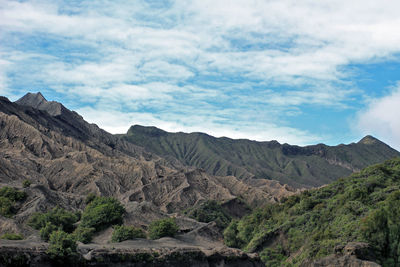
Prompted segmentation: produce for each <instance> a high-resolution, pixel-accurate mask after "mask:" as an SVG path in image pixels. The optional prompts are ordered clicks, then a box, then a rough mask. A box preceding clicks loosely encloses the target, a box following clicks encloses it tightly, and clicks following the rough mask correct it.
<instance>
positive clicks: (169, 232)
mask: <svg viewBox="0 0 400 267" xmlns="http://www.w3.org/2000/svg"><path fill="white" fill-rule="evenodd" d="M178 230H179V227H178V225H177V224H176V222H175V218H165V219H161V220H157V221H153V222H152V223H151V224H150V225H149V237H150V238H151V239H158V238H161V237H166V236H169V237H174V236H175V234H176V233H177V232H178Z"/></svg>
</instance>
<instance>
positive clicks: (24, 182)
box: [22, 180, 32, 188]
mask: <svg viewBox="0 0 400 267" xmlns="http://www.w3.org/2000/svg"><path fill="white" fill-rule="evenodd" d="M31 184H32V183H31V181H29V180H24V181H23V182H22V186H23V187H24V188H27V187H29V186H31Z"/></svg>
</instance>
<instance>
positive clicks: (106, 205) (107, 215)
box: [82, 197, 125, 231]
mask: <svg viewBox="0 0 400 267" xmlns="http://www.w3.org/2000/svg"><path fill="white" fill-rule="evenodd" d="M124 213H125V209H124V207H123V206H122V205H121V204H120V203H119V201H118V200H116V199H114V198H111V197H96V198H94V199H93V200H92V201H91V202H90V203H89V204H88V205H87V206H86V208H85V210H84V212H83V214H82V226H84V227H93V228H95V229H96V231H100V230H102V229H105V228H107V227H108V226H111V225H114V224H121V223H122V217H123V215H124Z"/></svg>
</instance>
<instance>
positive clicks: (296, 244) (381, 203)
mask: <svg viewBox="0 0 400 267" xmlns="http://www.w3.org/2000/svg"><path fill="white" fill-rule="evenodd" d="M399 214H400V158H396V159H392V160H388V161H385V162H384V163H381V164H377V165H374V166H370V167H367V168H365V169H363V170H362V171H360V172H358V173H356V174H353V175H351V176H350V177H347V178H341V179H339V180H338V181H336V182H333V183H332V184H329V185H327V186H324V187H322V188H318V189H311V190H307V191H304V192H302V193H301V194H299V195H294V196H291V197H289V198H287V199H286V200H284V201H282V203H279V204H270V205H266V206H265V207H263V208H262V209H258V210H256V211H254V212H253V213H252V214H250V215H248V216H245V217H243V218H242V219H241V220H240V221H234V222H231V224H230V225H229V226H228V228H227V229H226V230H225V232H224V236H225V242H226V243H227V244H228V245H230V246H233V247H239V248H242V249H243V250H245V251H253V252H254V251H257V252H260V255H261V258H262V259H263V261H264V263H265V264H266V266H304V267H306V266H310V267H311V266H314V267H316V266H370V267H372V266H381V265H382V266H400V250H399V248H400V242H399V240H400V224H399V219H398V218H399ZM375 262H377V263H379V264H381V265H378V264H377V263H375Z"/></svg>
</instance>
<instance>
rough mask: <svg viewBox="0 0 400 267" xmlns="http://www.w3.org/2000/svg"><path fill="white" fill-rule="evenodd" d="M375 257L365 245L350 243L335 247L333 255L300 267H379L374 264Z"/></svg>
mask: <svg viewBox="0 0 400 267" xmlns="http://www.w3.org/2000/svg"><path fill="white" fill-rule="evenodd" d="M374 260H375V255H374V253H373V252H372V249H371V248H370V247H369V245H368V244H367V243H362V242H351V243H348V244H347V245H346V246H344V247H343V246H341V247H336V248H335V254H334V255H331V256H328V257H325V258H322V259H320V260H317V261H314V262H311V263H310V262H308V263H305V264H303V265H302V267H335V266H349V267H379V266H381V265H379V264H377V263H376V262H374Z"/></svg>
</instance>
